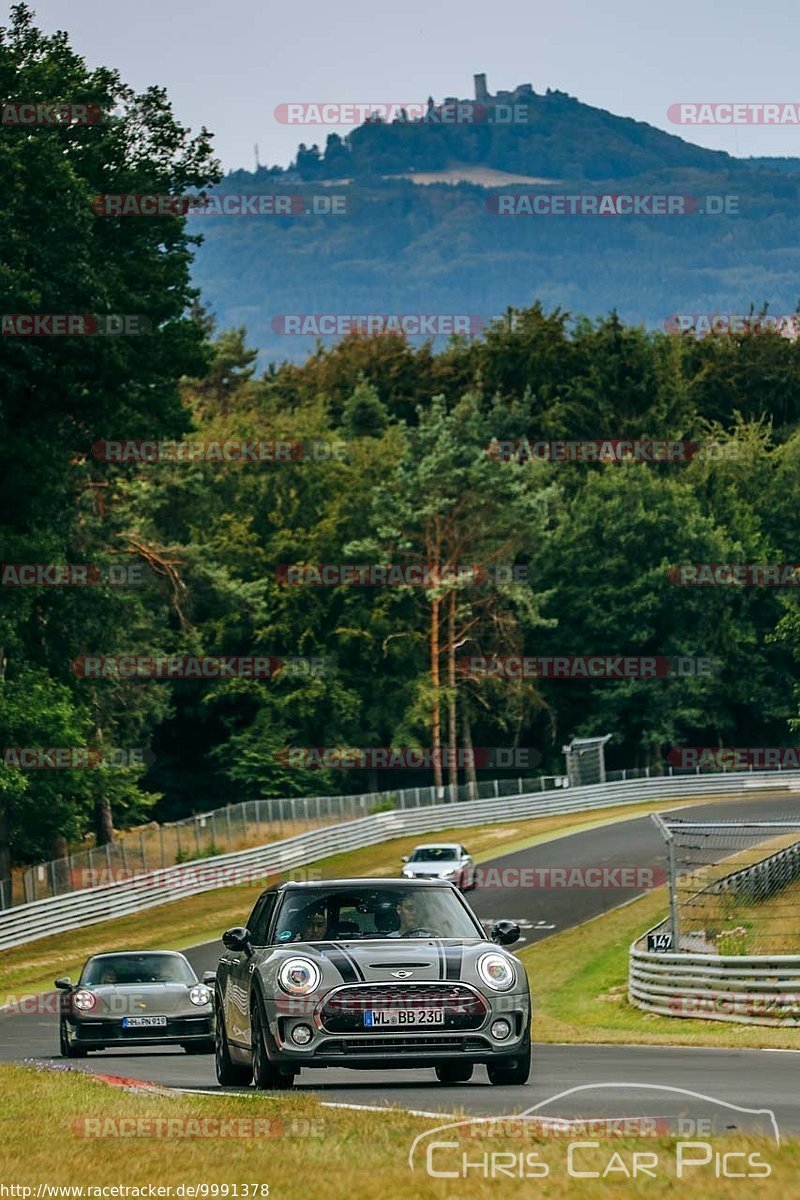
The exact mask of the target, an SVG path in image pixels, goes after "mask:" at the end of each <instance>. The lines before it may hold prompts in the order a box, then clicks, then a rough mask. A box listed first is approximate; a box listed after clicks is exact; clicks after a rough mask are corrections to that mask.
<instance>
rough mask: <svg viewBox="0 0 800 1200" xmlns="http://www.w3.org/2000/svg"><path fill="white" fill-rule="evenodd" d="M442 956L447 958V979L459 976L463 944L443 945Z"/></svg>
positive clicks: (458, 977)
mask: <svg viewBox="0 0 800 1200" xmlns="http://www.w3.org/2000/svg"><path fill="white" fill-rule="evenodd" d="M444 956H445V959H446V960H447V974H446V978H447V979H460V978H461V964H462V962H463V960H464V947H463V946H445V948H444Z"/></svg>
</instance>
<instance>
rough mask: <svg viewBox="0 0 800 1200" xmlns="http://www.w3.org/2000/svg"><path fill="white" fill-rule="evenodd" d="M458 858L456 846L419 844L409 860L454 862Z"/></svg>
mask: <svg viewBox="0 0 800 1200" xmlns="http://www.w3.org/2000/svg"><path fill="white" fill-rule="evenodd" d="M457 858H458V855H457V854H456V848H455V846H417V848H416V850H415V851H414V853H413V854H412V855H411V858H410V859H409V862H432V863H437V862H454V861H455V860H456V859H457Z"/></svg>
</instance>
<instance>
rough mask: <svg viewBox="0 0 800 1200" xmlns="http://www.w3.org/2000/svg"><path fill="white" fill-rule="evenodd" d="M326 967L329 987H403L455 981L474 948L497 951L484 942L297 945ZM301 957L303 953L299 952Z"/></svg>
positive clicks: (442, 940)
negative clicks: (360, 985)
mask: <svg viewBox="0 0 800 1200" xmlns="http://www.w3.org/2000/svg"><path fill="white" fill-rule="evenodd" d="M301 945H304V947H305V949H306V950H307V951H309V950H310V951H311V952H312V953H314V954H315V956H316V955H317V954H318V955H319V956H320V957H321V958H322V959H324V960H325V963H326V965H329V968H330V970H329V972H326V974H327V975H328V976H329V982H330V983H402V982H405V981H407V982H419V981H420V980H423V979H424V980H441V979H445V980H447V979H450V980H457V979H460V978H461V974H462V970H463V967H464V961H465V958H472V957H473V956H474V955H475V951H476V948H480V949H482V950H489V949H492V950H494V949H496V947H495V946H494V945H492V944H491V943H487V942H486V941H485V940H484V939H483V938H480V937H475V938H468V939H464V938H381V939H378V938H375V939H372V938H370V939H369V940H368V941H364V942H362V941H350V942H309V943H305V944H303V943H296V944H295V945H294V946H293V948H292V949H293V951H294V953H297V951H298V950H299V949H300V947H301ZM300 952H301V953H302V950H300Z"/></svg>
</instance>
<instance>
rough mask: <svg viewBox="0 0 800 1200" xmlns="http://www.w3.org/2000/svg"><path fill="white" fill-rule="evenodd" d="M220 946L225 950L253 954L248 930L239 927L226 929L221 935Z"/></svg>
mask: <svg viewBox="0 0 800 1200" xmlns="http://www.w3.org/2000/svg"><path fill="white" fill-rule="evenodd" d="M222 944H223V946H224V947H225V949H226V950H244V952H245V954H247V955H250V954H252V953H253V944H252V942H251V940H250V930H249V929H245V928H244V927H243V926H241V925H237V926H236V927H235V928H234V929H226V930H225V932H224V933H223V935H222Z"/></svg>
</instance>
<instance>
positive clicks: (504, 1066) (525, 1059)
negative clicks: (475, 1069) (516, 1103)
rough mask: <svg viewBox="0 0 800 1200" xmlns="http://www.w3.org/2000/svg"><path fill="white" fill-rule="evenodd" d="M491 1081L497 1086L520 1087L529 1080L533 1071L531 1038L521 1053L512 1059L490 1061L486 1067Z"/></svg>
mask: <svg viewBox="0 0 800 1200" xmlns="http://www.w3.org/2000/svg"><path fill="white" fill-rule="evenodd" d="M486 1073H487V1075H488V1076H489V1083H493V1084H495V1086H497V1087H503V1086H505V1087H519V1086H520V1085H522V1084H524V1083H527V1082H528V1077H529V1075H530V1073H531V1043H530V1040H528V1041H527V1043H526V1044H525V1045H524V1046H523V1047H522V1049H521V1050H520V1052H519V1054H515V1055H514V1057H513V1058H512V1059H505V1060H501V1061H500V1062H496V1063H489V1064H488V1065H487V1067H486Z"/></svg>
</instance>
